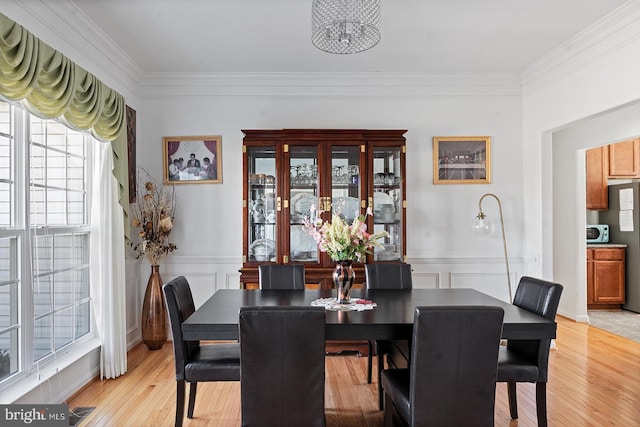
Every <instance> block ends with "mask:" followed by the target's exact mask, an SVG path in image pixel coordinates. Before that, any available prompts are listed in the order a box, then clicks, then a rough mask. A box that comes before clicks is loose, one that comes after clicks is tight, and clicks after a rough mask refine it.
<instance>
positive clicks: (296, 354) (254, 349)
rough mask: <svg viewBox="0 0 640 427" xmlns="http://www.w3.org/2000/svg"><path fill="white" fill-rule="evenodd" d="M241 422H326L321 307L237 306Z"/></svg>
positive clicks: (265, 426)
mask: <svg viewBox="0 0 640 427" xmlns="http://www.w3.org/2000/svg"><path fill="white" fill-rule="evenodd" d="M239 316H240V318H239V324H240V349H241V351H240V377H241V378H240V401H241V406H242V425H243V426H261V427H267V426H309V427H314V426H319V427H320V426H325V414H324V402H325V390H324V383H325V359H324V358H325V312H324V308H323V307H295V306H288V307H277V306H271V307H267V306H260V307H241V308H240V315H239Z"/></svg>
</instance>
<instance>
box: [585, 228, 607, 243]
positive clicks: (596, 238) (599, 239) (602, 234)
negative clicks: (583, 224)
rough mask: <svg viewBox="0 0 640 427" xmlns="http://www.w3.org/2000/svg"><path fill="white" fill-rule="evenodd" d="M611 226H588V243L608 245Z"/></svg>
mask: <svg viewBox="0 0 640 427" xmlns="http://www.w3.org/2000/svg"><path fill="white" fill-rule="evenodd" d="M608 242H609V226H608V225H607V224H591V225H587V243H608Z"/></svg>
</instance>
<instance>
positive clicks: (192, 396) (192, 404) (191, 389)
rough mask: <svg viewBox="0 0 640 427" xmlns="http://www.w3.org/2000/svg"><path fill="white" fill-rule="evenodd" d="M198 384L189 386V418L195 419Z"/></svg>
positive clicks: (194, 383)
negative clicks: (194, 410) (194, 409)
mask: <svg viewBox="0 0 640 427" xmlns="http://www.w3.org/2000/svg"><path fill="white" fill-rule="evenodd" d="M197 390H198V383H196V382H193V383H190V385H189V409H188V410H187V418H193V408H194V407H195V406H196V391H197Z"/></svg>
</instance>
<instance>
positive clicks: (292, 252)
mask: <svg viewBox="0 0 640 427" xmlns="http://www.w3.org/2000/svg"><path fill="white" fill-rule="evenodd" d="M288 153H289V155H288V159H289V261H291V262H318V261H319V252H318V246H317V245H316V243H315V241H314V240H313V238H312V237H311V236H310V235H309V234H308V233H307V232H306V231H305V229H304V221H305V220H309V221H314V220H315V219H316V215H317V214H318V210H319V209H320V206H319V201H320V199H319V197H320V175H319V170H318V146H317V145H294V144H288Z"/></svg>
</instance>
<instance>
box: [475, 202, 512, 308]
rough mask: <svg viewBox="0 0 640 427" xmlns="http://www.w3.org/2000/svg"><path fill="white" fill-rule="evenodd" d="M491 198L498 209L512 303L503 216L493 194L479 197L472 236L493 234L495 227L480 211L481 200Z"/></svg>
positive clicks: (499, 204) (500, 204) (510, 296)
mask: <svg viewBox="0 0 640 427" xmlns="http://www.w3.org/2000/svg"><path fill="white" fill-rule="evenodd" d="M487 196H491V197H493V198H494V199H496V202H498V209H499V211H500V227H501V229H502V246H503V247H504V262H505V264H506V266H507V285H508V286H509V302H513V296H512V295H511V273H510V272H509V256H508V255H507V238H506V237H505V234H504V216H503V215H502V203H500V199H499V198H498V196H496V195H495V194H493V193H486V194H483V195H482V197H480V201H479V202H478V215H476V218H477V219H476V221H475V224H474V226H473V231H474V234H476V235H478V236H489V235H491V234H493V232H494V231H495V225H494V224H493V221H491V220H490V219H488V218H487V216H486V215H485V213H484V212H483V211H482V200H484V198H485V197H487Z"/></svg>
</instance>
